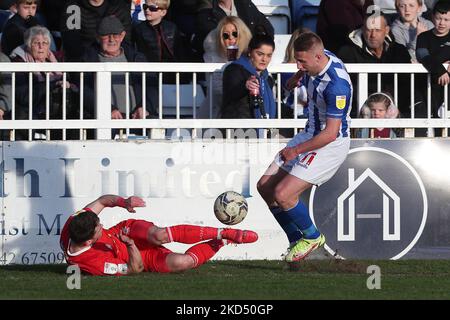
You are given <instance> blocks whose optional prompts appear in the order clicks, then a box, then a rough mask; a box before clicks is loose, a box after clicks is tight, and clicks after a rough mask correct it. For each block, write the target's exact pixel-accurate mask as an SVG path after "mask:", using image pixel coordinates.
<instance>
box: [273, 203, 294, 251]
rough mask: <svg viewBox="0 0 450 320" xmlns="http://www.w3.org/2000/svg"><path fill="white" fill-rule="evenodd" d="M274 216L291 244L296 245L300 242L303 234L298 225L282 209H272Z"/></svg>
mask: <svg viewBox="0 0 450 320" xmlns="http://www.w3.org/2000/svg"><path fill="white" fill-rule="evenodd" d="M270 212H272V214H273V216H274V217H275V219H276V220H277V222H278V224H279V225H280V226H281V228H282V229H283V230H284V233H286V235H287V237H288V240H289V243H294V242H297V241H298V240H300V238H301V237H302V233H301V232H300V230H299V229H298V227H297V225H296V224H295V223H293V222H292V221H291V219H290V218H289V217H288V215H287V214H286V212H284V211H283V210H282V209H281V208H280V207H274V208H270Z"/></svg>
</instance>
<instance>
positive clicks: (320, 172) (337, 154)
mask: <svg viewBox="0 0 450 320" xmlns="http://www.w3.org/2000/svg"><path fill="white" fill-rule="evenodd" d="M310 139H311V136H310V135H308V134H304V133H303V132H300V133H298V134H297V135H296V136H295V137H293V138H292V139H291V140H290V141H289V142H288V143H287V147H293V146H296V145H298V144H301V143H303V142H305V141H307V140H310ZM349 150H350V138H337V139H336V140H334V141H333V142H331V143H329V144H327V145H326V146H324V147H322V148H320V149H317V150H313V151H308V152H305V153H301V154H299V155H298V156H297V157H296V158H295V159H293V160H291V161H289V162H287V163H285V164H283V161H282V160H281V159H280V155H279V154H277V155H276V156H275V160H274V161H275V163H276V164H277V165H278V166H279V167H280V168H281V169H283V170H284V171H286V172H288V173H289V174H290V175H293V176H295V177H297V178H299V179H301V180H303V181H306V182H309V183H311V184H315V185H317V186H320V185H321V184H322V183H325V182H327V181H328V180H330V179H331V177H332V176H333V175H334V174H335V173H336V171H337V170H338V169H339V167H340V166H341V164H342V163H343V162H344V161H345V158H347V155H348V152H349Z"/></svg>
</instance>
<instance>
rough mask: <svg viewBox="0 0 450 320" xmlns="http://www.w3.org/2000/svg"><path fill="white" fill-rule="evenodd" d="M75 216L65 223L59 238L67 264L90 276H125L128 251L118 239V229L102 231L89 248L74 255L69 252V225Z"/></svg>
mask: <svg viewBox="0 0 450 320" xmlns="http://www.w3.org/2000/svg"><path fill="white" fill-rule="evenodd" d="M83 210H90V209H89V208H85V209H83ZM75 215H77V213H75V214H74V215H72V216H70V217H69V219H68V220H67V221H66V223H65V225H64V227H63V230H62V232H61V237H60V245H61V248H62V250H63V251H64V254H65V257H66V260H67V263H69V264H71V265H78V266H79V268H80V270H82V271H83V272H85V273H87V274H91V275H117V276H120V275H126V274H127V271H128V268H127V262H128V250H127V247H126V245H125V244H124V243H123V242H122V241H120V239H119V238H118V234H117V233H118V229H117V228H115V227H114V228H111V229H102V236H101V237H100V238H99V239H98V240H97V241H96V242H95V243H94V244H92V245H91V246H88V247H85V248H83V249H81V250H79V251H77V252H74V253H72V252H70V241H71V240H70V237H69V224H70V222H71V221H72V219H73V218H74V216H75Z"/></svg>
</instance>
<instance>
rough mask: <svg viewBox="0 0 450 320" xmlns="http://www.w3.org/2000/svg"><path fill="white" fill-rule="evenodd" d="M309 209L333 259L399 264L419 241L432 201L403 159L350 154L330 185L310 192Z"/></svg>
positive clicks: (372, 152)
mask: <svg viewBox="0 0 450 320" xmlns="http://www.w3.org/2000/svg"><path fill="white" fill-rule="evenodd" d="M309 210H310V215H311V218H312V220H313V222H314V224H316V225H317V227H318V228H319V229H320V230H321V232H323V233H324V234H325V236H326V245H325V248H326V250H327V251H328V252H330V253H331V254H332V255H339V256H341V257H343V258H359V259H364V258H366V259H393V260H396V259H399V258H401V257H402V256H404V255H405V254H406V253H407V252H408V251H410V250H411V248H412V247H414V245H415V244H416V242H417V241H418V240H419V238H420V236H421V235H422V232H423V229H424V227H425V223H426V220H427V212H428V200H427V195H426V191H425V187H424V184H423V182H422V180H421V178H420V176H419V175H418V173H417V172H416V170H415V169H414V168H413V167H412V166H411V165H410V164H409V163H408V162H407V161H406V160H405V159H404V158H402V157H400V156H399V155H398V154H396V153H394V152H392V151H389V150H386V149H382V148H375V147H360V148H354V149H351V150H350V152H349V155H348V157H347V159H346V161H345V162H344V163H343V164H342V166H341V167H340V168H339V170H338V171H337V172H336V174H335V175H334V176H333V178H332V179H330V180H329V181H328V182H327V183H325V184H324V185H322V186H320V187H316V186H314V187H313V188H312V189H311V195H310V198H309Z"/></svg>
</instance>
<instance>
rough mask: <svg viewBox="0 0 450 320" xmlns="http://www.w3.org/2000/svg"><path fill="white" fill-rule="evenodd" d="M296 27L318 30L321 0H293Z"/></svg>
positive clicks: (294, 24)
mask: <svg viewBox="0 0 450 320" xmlns="http://www.w3.org/2000/svg"><path fill="white" fill-rule="evenodd" d="M291 6H292V7H291V8H292V16H293V19H292V21H293V26H294V28H299V27H306V28H308V29H310V30H311V31H314V32H316V25H317V16H318V14H319V6H320V0H292V1H291Z"/></svg>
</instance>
